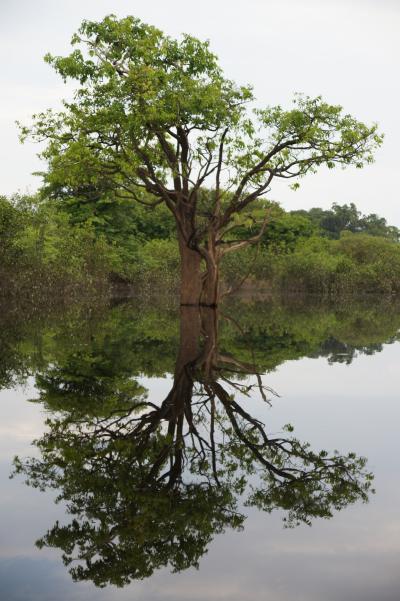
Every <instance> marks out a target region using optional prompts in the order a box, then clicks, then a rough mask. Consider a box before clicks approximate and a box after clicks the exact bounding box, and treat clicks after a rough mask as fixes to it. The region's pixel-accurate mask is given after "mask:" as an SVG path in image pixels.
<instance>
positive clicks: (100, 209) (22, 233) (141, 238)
mask: <svg viewBox="0 0 400 601" xmlns="http://www.w3.org/2000/svg"><path fill="white" fill-rule="evenodd" d="M264 204H266V205H268V207H269V211H270V222H269V224H268V227H267V229H266V231H265V233H264V236H263V238H262V240H261V243H260V245H259V246H258V248H257V249H255V248H249V249H247V250H244V251H242V252H239V253H233V254H229V255H227V257H226V259H225V261H224V265H223V273H224V279H225V282H226V283H228V284H229V285H233V286H235V285H236V284H237V283H238V282H239V281H240V280H241V279H242V278H243V277H244V276H245V275H249V276H250V280H252V281H253V282H254V281H257V282H259V281H262V282H264V283H266V284H267V285H268V287H270V288H274V289H277V290H282V289H284V290H287V289H289V290H296V291H297V290H302V291H312V292H323V293H334V294H341V293H351V292H355V291H357V292H379V293H393V292H398V291H399V290H400V245H399V244H398V241H399V230H398V229H397V228H395V227H393V226H389V225H388V224H387V223H386V220H385V219H384V218H382V217H379V216H378V215H376V214H371V215H362V214H361V213H360V212H359V211H358V210H357V208H356V207H355V205H354V204H350V205H343V206H339V205H335V204H334V205H333V206H332V208H331V209H330V210H323V209H320V208H313V209H310V210H309V211H305V210H298V211H291V212H286V211H284V210H283V209H282V208H281V207H279V205H277V204H275V203H264ZM257 211H258V212H259V211H260V209H257ZM256 217H257V215H255V218H256ZM253 224H254V220H252V219H251V216H250V218H247V219H246V220H244V222H243V224H242V225H241V226H240V227H239V228H237V229H236V232H235V236H239V237H241V238H247V237H250V236H252V235H253V234H254V232H253V228H254V227H255V226H254V225H253ZM178 267H179V254H178V249H177V244H176V238H175V224H174V222H173V219H172V217H171V215H170V214H169V212H168V211H167V210H166V209H165V207H164V206H159V207H156V208H155V210H152V211H149V210H148V209H147V208H146V207H143V206H141V205H139V204H137V203H136V204H134V203H132V204H128V203H127V202H126V201H124V200H118V199H115V198H110V197H109V196H107V195H104V197H101V196H100V197H99V196H98V195H95V196H94V197H93V198H92V197H91V196H90V195H76V196H75V197H71V198H59V197H57V198H53V199H51V200H49V199H47V198H42V197H29V196H18V195H15V196H13V197H11V198H6V197H0V277H1V279H2V286H1V290H2V292H3V294H4V293H5V292H8V293H14V294H17V293H18V292H21V290H24V291H25V292H24V293H25V294H28V295H33V296H35V293H37V292H40V290H42V289H43V287H50V288H53V289H59V288H62V289H64V290H68V291H74V290H77V291H79V292H80V293H81V292H82V289H83V288H86V289H88V288H89V289H90V287H93V288H94V287H96V288H98V287H99V285H103V286H104V285H106V284H107V282H109V281H110V280H111V281H114V282H115V281H117V282H124V283H129V282H132V283H135V284H137V283H140V284H141V286H142V285H143V284H144V283H146V284H147V285H148V286H151V287H152V286H154V285H155V284H157V283H161V284H162V286H163V287H164V288H165V286H169V287H173V286H175V284H176V283H177V278H178V272H179V269H178Z"/></svg>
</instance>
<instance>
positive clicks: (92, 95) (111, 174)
mask: <svg viewBox="0 0 400 601" xmlns="http://www.w3.org/2000/svg"><path fill="white" fill-rule="evenodd" d="M72 45H73V46H74V47H75V49H74V50H73V51H72V53H71V54H70V55H68V56H66V57H55V56H51V55H47V56H46V61H47V62H48V63H50V64H51V65H52V66H53V67H54V69H55V70H56V71H57V72H58V73H59V74H60V75H61V77H62V78H63V79H64V80H67V79H72V80H75V81H76V82H77V84H78V86H77V89H76V92H75V96H74V99H73V100H72V101H70V102H64V110H63V111H62V112H59V113H55V112H52V111H47V112H44V113H40V114H38V115H35V116H34V122H33V125H32V127H31V128H29V127H22V138H23V139H24V138H25V137H26V136H28V135H31V136H33V138H34V139H37V140H41V141H43V140H45V141H46V147H45V150H44V152H43V154H42V156H43V158H44V159H46V160H47V162H48V170H47V172H46V173H45V174H43V175H44V179H45V182H46V183H47V185H50V186H53V187H54V186H55V187H58V188H60V189H62V190H63V191H64V192H72V191H73V190H76V189H77V188H80V189H85V187H88V188H89V189H93V187H94V188H95V189H96V188H98V189H100V190H106V193H107V194H110V191H111V192H112V194H113V195H114V197H115V198H126V199H131V200H135V201H139V202H142V203H143V204H146V205H153V204H157V203H162V202H164V203H166V205H167V206H168V208H169V209H170V210H171V211H172V212H173V213H174V215H175V217H176V218H177V220H178V222H179V220H180V219H181V220H182V218H183V217H182V209H183V208H185V207H186V208H189V209H190V210H189V213H190V215H191V220H192V221H191V226H192V231H190V233H189V234H187V240H186V241H187V243H188V245H190V246H191V247H192V248H195V249H197V250H198V249H199V246H200V244H201V243H202V242H204V240H205V239H206V238H207V235H208V234H207V229H209V228H210V227H212V228H214V230H215V231H219V232H220V233H219V238H220V244H223V240H222V238H223V236H224V235H225V231H226V230H228V229H229V231H230V238H229V240H228V241H227V242H226V246H225V247H224V248H228V247H229V248H230V247H233V246H234V243H233V242H232V239H231V238H232V232H231V230H232V221H233V224H235V221H234V218H235V216H237V215H238V214H240V213H242V212H244V211H246V210H247V207H248V206H249V205H251V203H253V202H254V201H256V200H257V199H258V198H260V197H261V196H262V195H263V194H265V193H266V192H267V191H268V190H269V189H270V184H271V182H272V180H273V179H274V178H284V179H291V178H299V177H302V176H304V175H305V174H306V173H308V172H315V171H316V169H317V168H318V167H319V166H321V165H326V166H328V167H329V168H332V167H335V166H336V165H341V166H343V167H345V166H348V165H353V166H356V167H358V168H360V167H362V166H363V165H365V164H367V163H370V162H372V160H373V152H374V150H375V149H376V147H377V146H379V145H380V144H381V142H382V136H381V135H379V134H378V132H377V126H376V125H372V126H367V125H365V124H363V123H361V122H359V121H357V120H356V119H355V118H353V117H352V116H351V115H348V114H345V113H344V112H343V110H342V107H340V106H334V105H330V104H328V103H326V102H325V101H323V100H322V98H321V97H317V98H309V97H307V96H300V95H298V96H296V97H295V99H294V105H293V107H292V108H291V109H290V110H284V109H283V108H282V107H280V106H277V107H269V108H262V109H254V108H252V104H253V101H254V97H253V93H252V90H251V88H250V87H244V86H241V87H240V86H237V85H236V84H235V83H234V82H232V81H231V80H229V79H227V78H226V77H225V76H224V74H223V72H222V70H221V67H220V66H219V64H218V61H217V58H216V56H215V55H214V54H213V53H212V52H211V51H210V49H209V44H208V42H201V41H199V40H197V39H196V38H194V37H192V36H189V35H183V36H182V38H181V39H180V40H174V39H172V38H170V37H168V36H166V35H165V34H163V33H162V32H161V31H160V30H158V29H156V28H155V27H152V26H150V25H146V24H144V23H142V22H141V21H140V20H139V19H136V18H134V17H126V18H124V19H120V20H118V19H117V18H116V17H115V16H113V15H110V16H107V17H105V18H104V19H103V20H102V21H100V22H92V21H84V22H83V23H82V25H81V27H80V29H79V31H78V33H77V34H75V35H74V36H73V38H72ZM294 185H295V187H296V186H298V182H295V184H294ZM82 187H83V188H82ZM202 188H206V189H208V190H215V193H214V194H213V200H212V207H211V210H210V209H209V208H207V210H206V211H204V210H203V213H202V210H201V203H200V204H199V205H198V198H197V193H198V192H199V190H201V189H202ZM149 195H150V196H149ZM249 208H250V207H249ZM204 218H206V226H205V225H204ZM228 226H229V227H228ZM239 226H240V223H239Z"/></svg>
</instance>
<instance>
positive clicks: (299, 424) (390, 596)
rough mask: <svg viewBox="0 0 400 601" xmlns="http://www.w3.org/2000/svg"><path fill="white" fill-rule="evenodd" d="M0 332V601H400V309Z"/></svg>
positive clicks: (45, 321)
mask: <svg viewBox="0 0 400 601" xmlns="http://www.w3.org/2000/svg"><path fill="white" fill-rule="evenodd" d="M0 321H1V334H0V349H1V351H0V365H1V367H0V384H1V391H0V402H1V405H0V407H1V412H2V416H1V417H2V419H1V422H0V423H1V426H0V429H1V442H0V477H1V486H2V495H1V500H0V504H1V519H0V555H1V556H0V598H1V599H4V600H10V601H14V600H15V601H22V600H24V601H25V600H26V601H30V600H36V599H38V600H39V599H40V600H45V601H46V600H49V601H50V600H53V599H54V598H57V599H60V600H61V601H64V600H65V601H67V600H68V601H70V600H80V599H98V600H100V601H101V600H102V599H104V600H106V599H107V600H109V599H111V600H114V599H115V600H117V601H118V600H121V601H122V600H125V599H132V598H134V599H137V600H140V601H141V600H143V601H145V600H168V601H169V600H171V601H172V599H182V600H184V599H187V598H188V597H190V598H191V599H194V600H199V601H200V600H202V599H210V600H212V601H213V600H217V599H218V600H220V599H230V600H234V601H235V600H238V601H239V600H245V601H247V600H249V601H250V600H251V601H253V600H254V601H258V600H259V599H260V600H261V599H274V600H278V601H292V600H296V601H297V600H303V599H304V600H306V599H307V600H309V601H314V600H315V601H317V600H318V601H320V600H321V599H324V600H327V601H331V600H332V601H336V600H342V599H346V600H353V599H354V600H358V599H359V600H361V599H362V600H363V601H364V600H369V599H371V601H372V600H374V601H375V600H376V599H382V600H383V601H395V600H397V599H398V598H399V590H400V587H399V584H400V583H399V580H400V577H399V571H398V551H399V547H400V541H399V533H400V520H399V518H398V506H399V501H400V486H399V479H398V457H399V451H400V448H399V447H400V443H399V442H398V441H399V436H398V432H397V427H398V423H399V417H400V415H399V413H400V411H399V408H398V375H397V373H398V365H399V359H400V345H399V343H398V340H399V329H400V307H399V306H398V305H397V304H396V303H394V302H389V301H384V300H379V301H373V302H372V301H369V302H366V301H364V302H360V301H358V302H355V301H352V302H346V303H345V302H342V303H336V305H333V304H326V303H321V302H317V301H316V300H315V299H314V300H309V301H307V302H304V301H303V302H294V301H293V300H292V301H291V302H277V301H274V302H272V301H268V302H265V301H264V302H254V303H252V302H246V303H243V302H240V301H235V302H233V301H232V302H230V303H228V304H227V305H226V306H224V307H222V308H221V310H220V311H219V314H218V315H217V314H216V313H215V312H213V311H210V310H208V311H207V310H203V311H202V314H201V315H199V314H198V312H197V311H195V310H189V309H188V310H186V311H179V310H177V309H174V308H169V307H165V306H162V304H161V305H158V306H155V305H151V304H149V303H148V304H147V305H145V306H144V305H143V303H138V302H137V301H132V300H131V301H128V302H120V303H118V304H114V305H110V306H101V307H99V306H84V307H79V306H73V307H63V308H62V309H61V308H59V309H57V310H56V309H54V310H52V311H47V312H44V311H43V310H42V311H39V310H37V311H33V312H32V311H29V310H27V309H26V308H25V309H24V310H23V311H22V310H21V311H18V310H15V308H14V309H11V308H10V307H4V309H3V311H2V312H1V318H0ZM34 441H35V442H34ZM335 450H336V453H335ZM16 455H17V456H18V458H19V459H18V460H17V462H16V463H15V461H14V467H13V460H14V457H15V456H16ZM16 469H17V471H18V470H19V472H20V473H17V474H16V475H15V476H14V478H13V479H11V480H9V475H10V473H11V472H12V471H14V472H15V470H16ZM371 473H372V474H373V475H374V480H373V482H372V481H370V479H369V478H370V474H371ZM26 481H28V485H27V484H26ZM372 489H375V491H376V492H375V493H374V492H373V490H372ZM57 497H58V498H59V502H58V503H55V500H56V499H57ZM367 500H368V503H366V502H365V501H367ZM287 526H290V527H287ZM36 541H39V547H40V548H38V546H35V542H36ZM63 555H64V556H65V557H64V559H65V560H66V559H67V558H68V561H66V563H67V565H64V563H63V559H62V556H63ZM76 557H80V559H79V561H76V560H75V559H74V558H76ZM70 560H71V561H70ZM174 570H175V572H174ZM171 572H172V573H171ZM96 585H97V586H96ZM99 585H101V586H102V587H104V588H99ZM117 585H118V586H117Z"/></svg>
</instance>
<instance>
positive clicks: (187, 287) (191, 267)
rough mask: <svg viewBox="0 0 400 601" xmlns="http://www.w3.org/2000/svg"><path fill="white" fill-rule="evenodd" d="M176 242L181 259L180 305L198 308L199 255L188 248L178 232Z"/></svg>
mask: <svg viewBox="0 0 400 601" xmlns="http://www.w3.org/2000/svg"><path fill="white" fill-rule="evenodd" d="M178 242H179V254H180V258H181V291H180V298H181V305H192V306H198V305H199V304H200V297H201V290H202V280H201V255H200V253H198V252H197V251H195V250H192V249H191V248H189V247H188V245H187V242H186V240H185V239H184V236H183V235H182V234H181V233H180V232H178Z"/></svg>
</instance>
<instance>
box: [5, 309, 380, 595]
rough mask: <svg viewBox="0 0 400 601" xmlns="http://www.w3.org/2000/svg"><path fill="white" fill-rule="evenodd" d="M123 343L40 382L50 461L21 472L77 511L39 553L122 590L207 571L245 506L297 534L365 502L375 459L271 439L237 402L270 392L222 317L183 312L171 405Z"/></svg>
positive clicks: (45, 458) (79, 575) (74, 360)
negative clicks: (140, 581) (202, 563)
mask: <svg viewBox="0 0 400 601" xmlns="http://www.w3.org/2000/svg"><path fill="white" fill-rule="evenodd" d="M228 323H230V322H228ZM200 326H201V327H200ZM229 327H230V326H229ZM128 329H129V327H128ZM241 332H242V334H243V330H242V331H241ZM121 333H122V332H121ZM200 333H201V336H200ZM100 340H103V342H104V339H103V338H100ZM227 340H228V339H227V338H225V339H224V345H226V344H227ZM200 341H201V344H200ZM123 342H124V344H123V346H122V347H118V348H121V350H122V352H121V353H119V352H117V348H114V355H115V361H114V363H113V362H110V361H108V360H107V353H106V352H105V348H106V347H104V346H100V347H99V346H98V343H96V344H92V348H91V352H87V354H86V355H85V356H79V355H76V354H74V352H73V351H71V355H70V356H67V357H66V361H65V365H63V366H58V367H57V368H55V367H54V366H50V367H49V368H48V369H47V372H46V373H45V374H42V375H40V376H39V377H38V378H37V385H38V387H39V389H40V401H42V402H44V403H45V405H46V406H47V408H50V409H53V410H56V411H58V412H60V413H59V415H58V416H54V417H51V418H50V419H49V420H48V422H47V424H48V432H47V433H46V434H45V435H44V436H43V437H42V438H41V439H40V440H38V441H37V442H36V444H37V446H38V447H39V449H40V451H41V456H40V457H39V458H30V459H27V460H24V461H20V460H18V459H17V460H16V463H15V470H16V472H17V473H18V472H21V473H24V474H25V475H26V476H27V481H28V483H29V484H31V485H33V486H35V487H38V488H40V489H42V490H44V489H46V488H53V489H56V490H57V491H58V493H59V496H58V499H59V500H60V501H65V502H66V504H67V510H68V513H70V514H71V515H72V516H73V519H72V521H71V522H70V523H69V524H67V525H60V524H59V523H56V524H55V526H54V527H53V528H51V529H50V530H49V531H48V533H47V534H46V535H45V536H44V537H43V538H42V539H41V540H40V541H39V542H38V544H39V546H51V547H57V548H60V549H62V551H63V553H64V561H65V563H67V564H69V563H71V561H73V560H74V559H78V560H80V561H79V562H78V565H76V564H74V567H72V569H71V573H72V575H73V577H74V578H75V579H77V580H92V581H93V582H94V583H95V584H97V585H99V586H104V585H106V584H107V583H113V584H116V585H120V586H122V585H124V584H125V583H127V582H129V581H130V580H131V579H137V578H144V577H147V576H149V575H151V574H152V573H153V571H154V570H156V569H158V568H160V567H162V566H166V565H170V566H171V567H172V569H174V570H176V571H179V570H182V569H185V568H187V567H189V566H191V565H197V564H198V561H199V559H200V557H201V556H202V555H203V554H204V553H205V552H206V550H207V546H208V544H209V543H210V541H211V540H212V538H213V536H214V535H215V534H216V533H219V532H223V531H224V530H225V529H226V528H227V527H231V528H240V527H241V525H242V523H243V520H244V515H243V514H242V513H241V512H240V511H239V500H240V499H243V500H244V502H245V503H246V504H247V505H251V506H256V507H258V508H260V509H262V510H264V511H267V512H270V511H272V510H273V509H276V508H280V509H283V510H284V512H285V515H286V518H285V519H286V523H287V525H289V526H292V525H295V524H297V523H300V522H306V523H310V522H311V520H312V519H313V518H316V517H322V518H329V517H331V516H332V514H333V511H334V510H340V509H342V508H343V507H345V506H347V505H348V504H349V503H354V502H356V501H357V500H363V501H366V500H367V497H368V492H369V491H370V487H371V480H372V476H371V475H370V474H369V473H368V472H366V470H365V463H366V461H365V459H364V458H359V457H357V456H356V455H354V454H352V453H350V454H348V455H340V454H339V453H338V452H335V453H333V454H331V455H329V454H328V453H327V452H326V451H320V452H315V451H313V450H312V449H311V447H310V445H309V444H308V443H302V442H301V441H299V440H297V439H296V438H294V437H293V436H292V435H291V434H290V432H291V430H292V429H291V427H290V426H287V428H286V430H287V432H288V433H287V434H282V435H280V436H277V435H275V436H269V435H268V434H267V432H266V430H265V426H264V424H263V423H262V422H261V421H260V420H259V419H257V418H255V417H254V416H253V415H251V414H250V413H249V410H248V407H247V403H244V402H243V401H239V399H238V398H236V395H238V394H240V395H241V396H243V398H246V395H247V396H250V395H251V396H252V398H253V397H254V393H255V392H256V391H258V392H259V393H260V396H261V398H262V401H263V402H265V401H267V397H266V393H267V392H268V389H267V388H266V387H265V386H264V384H263V383H262V380H261V374H260V372H259V371H258V369H257V367H256V365H254V364H250V363H246V362H244V361H242V360H241V359H237V358H236V357H233V356H232V354H231V353H229V352H227V351H226V350H224V351H222V352H221V351H220V350H219V345H218V329H217V320H216V314H215V312H214V311H213V310H210V309H208V310H203V311H202V322H201V324H200V320H199V315H198V311H197V309H193V308H192V309H182V310H181V329H180V344H179V352H178V357H177V360H176V364H175V370H174V378H173V384H172V387H171V389H170V391H169V393H168V394H167V396H166V397H165V399H164V400H163V401H161V402H153V401H150V400H149V399H148V398H147V397H146V395H145V394H144V389H143V388H141V387H140V386H139V385H137V384H135V381H134V380H132V379H130V378H129V370H128V369H127V365H126V363H125V359H124V352H125V350H126V348H127V347H126V344H125V342H126V339H125V336H123ZM112 346H113V347H115V345H114V344H113V345H112ZM117 346H118V345H117ZM95 350H96V352H94V351H95ZM94 357H97V359H96V360H94ZM111 366H113V367H114V369H115V368H118V369H116V371H115V373H114V376H113V377H112V369H111ZM106 368H107V369H106ZM132 375H138V373H137V371H136V370H135V371H134V372H133V374H132ZM127 383H129V386H130V387H129V386H128V384H127ZM85 391H86V393H85ZM96 398H98V399H99V403H98V404H96Z"/></svg>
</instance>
